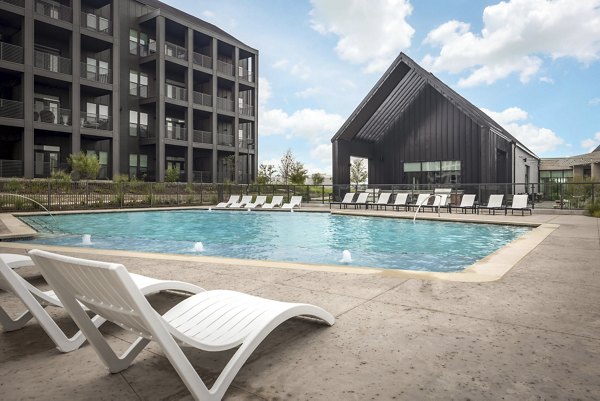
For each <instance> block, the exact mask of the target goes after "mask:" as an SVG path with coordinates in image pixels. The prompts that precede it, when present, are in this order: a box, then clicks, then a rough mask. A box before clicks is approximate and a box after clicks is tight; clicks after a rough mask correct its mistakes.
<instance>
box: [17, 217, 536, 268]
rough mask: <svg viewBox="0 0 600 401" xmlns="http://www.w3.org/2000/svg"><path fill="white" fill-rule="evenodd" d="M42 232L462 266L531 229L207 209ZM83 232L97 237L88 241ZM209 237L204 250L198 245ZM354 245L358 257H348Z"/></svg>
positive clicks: (299, 257) (62, 241) (157, 245)
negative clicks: (345, 251)
mask: <svg viewBox="0 0 600 401" xmlns="http://www.w3.org/2000/svg"><path fill="white" fill-rule="evenodd" d="M21 219H22V220H23V221H25V222H26V223H27V224H29V225H31V226H32V227H34V228H35V229H36V230H38V231H39V232H40V233H41V235H40V236H39V237H36V238H32V239H28V240H25V241H21V242H27V243H31V244H45V245H60V246H74V247H91V248H100V249H117V250H129V251H143V252H159V253H177V254H193V255H203V256H222V257H229V258H241V259H259V260H273V261H286V262H300V263H312V264H350V265H355V266H365V267H378V268H388V269H407V270H420V271H435V272H454V271H460V270H462V269H464V268H465V267H468V266H470V265H471V264H473V263H475V262H476V261H477V260H480V259H482V258H484V257H485V256H487V255H489V254H490V253H493V252H494V251H496V250H497V249H499V248H500V247H502V246H504V245H505V244H507V243H509V242H511V241H513V240H514V239H515V238H517V237H519V236H521V235H523V234H524V233H525V232H527V231H529V230H530V228H528V227H515V226H507V225H491V224H472V223H454V222H437V221H436V222H433V221H417V223H416V224H413V223H412V221H411V220H405V219H390V218H381V217H363V216H340V215H334V214H329V213H301V212H298V213H281V212H237V211H236V212H228V211H207V210H178V211H144V212H116V213H86V214H65V215H57V216H54V218H53V217H51V216H27V217H21ZM83 234H90V235H91V242H92V244H91V245H84V242H83V241H82V235H83ZM197 242H202V245H203V248H204V249H203V251H202V252H198V250H197V248H198V247H196V250H195V249H194V248H195V244H196V243H197ZM343 250H349V251H350V253H351V255H352V261H351V262H350V263H347V262H342V261H341V259H342V251H343Z"/></svg>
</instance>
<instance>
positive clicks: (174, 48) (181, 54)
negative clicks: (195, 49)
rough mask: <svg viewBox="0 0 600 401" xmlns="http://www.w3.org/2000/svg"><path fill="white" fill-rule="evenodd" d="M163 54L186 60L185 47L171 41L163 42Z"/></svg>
mask: <svg viewBox="0 0 600 401" xmlns="http://www.w3.org/2000/svg"><path fill="white" fill-rule="evenodd" d="M165 56H168V57H175V58H178V59H180V60H187V59H188V56H187V49H186V48H185V47H181V46H178V45H176V44H173V43H169V42H166V43H165Z"/></svg>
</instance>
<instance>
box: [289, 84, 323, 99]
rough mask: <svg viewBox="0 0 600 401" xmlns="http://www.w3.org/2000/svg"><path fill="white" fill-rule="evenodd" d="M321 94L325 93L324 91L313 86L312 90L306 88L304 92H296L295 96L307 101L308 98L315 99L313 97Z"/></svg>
mask: <svg viewBox="0 0 600 401" xmlns="http://www.w3.org/2000/svg"><path fill="white" fill-rule="evenodd" d="M321 93H323V89H321V88H319V87H317V86H313V87H310V88H306V89H304V90H302V91H299V92H296V93H295V95H296V96H298V97H301V98H304V99H305V98H308V97H313V96H316V95H319V94H321Z"/></svg>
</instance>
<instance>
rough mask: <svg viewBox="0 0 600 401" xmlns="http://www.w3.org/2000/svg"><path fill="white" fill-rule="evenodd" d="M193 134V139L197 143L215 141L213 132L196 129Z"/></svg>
mask: <svg viewBox="0 0 600 401" xmlns="http://www.w3.org/2000/svg"><path fill="white" fill-rule="evenodd" d="M193 134H194V138H193V140H194V142H196V143H213V135H212V132H209V131H200V130H194V131H193Z"/></svg>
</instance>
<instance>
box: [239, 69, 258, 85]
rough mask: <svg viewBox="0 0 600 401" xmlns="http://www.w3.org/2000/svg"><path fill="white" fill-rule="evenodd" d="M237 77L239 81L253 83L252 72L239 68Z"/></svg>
mask: <svg viewBox="0 0 600 401" xmlns="http://www.w3.org/2000/svg"><path fill="white" fill-rule="evenodd" d="M238 76H239V77H240V80H242V81H246V82H254V78H253V76H252V72H250V71H248V70H246V69H244V68H242V67H240V68H239V71H238Z"/></svg>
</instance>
